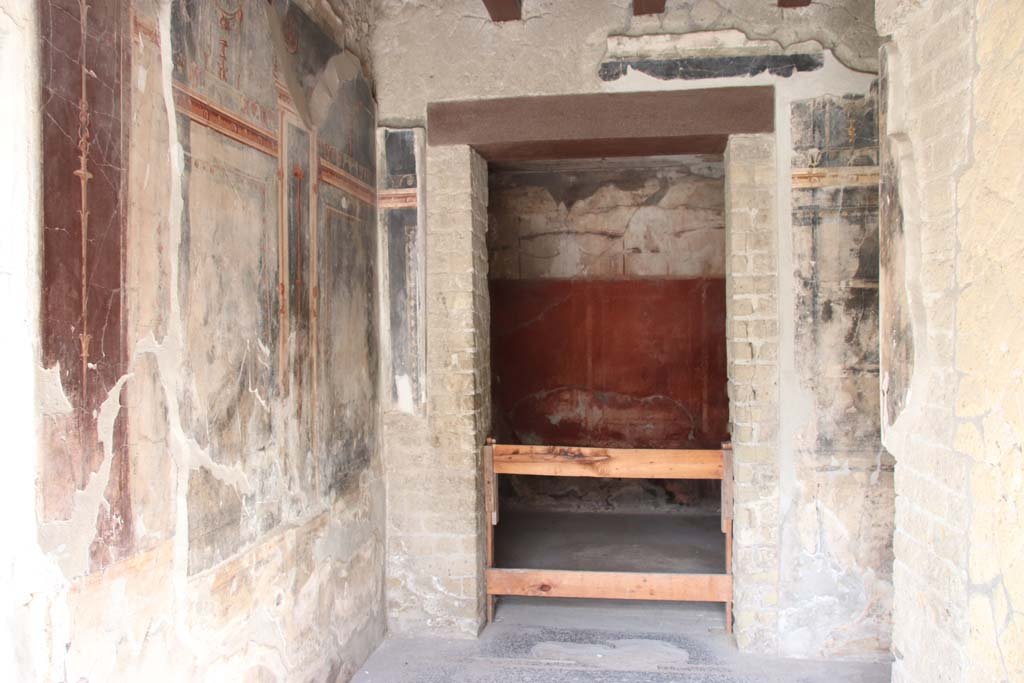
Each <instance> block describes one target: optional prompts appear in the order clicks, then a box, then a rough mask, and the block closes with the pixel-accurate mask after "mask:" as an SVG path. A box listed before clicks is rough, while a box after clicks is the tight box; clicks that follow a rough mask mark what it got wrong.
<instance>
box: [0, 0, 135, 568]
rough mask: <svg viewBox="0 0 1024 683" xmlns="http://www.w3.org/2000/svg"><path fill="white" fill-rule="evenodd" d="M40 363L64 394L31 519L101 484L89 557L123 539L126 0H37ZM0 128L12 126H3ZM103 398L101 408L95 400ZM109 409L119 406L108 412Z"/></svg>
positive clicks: (110, 550) (117, 549) (62, 514)
mask: <svg viewBox="0 0 1024 683" xmlns="http://www.w3.org/2000/svg"><path fill="white" fill-rule="evenodd" d="M38 6H39V26H40V34H41V43H40V58H41V74H42V98H41V101H42V124H43V125H42V146H43V149H42V157H43V159H44V162H43V169H42V181H43V183H42V184H43V205H42V209H43V245H42V247H43V248H42V280H43V293H42V301H41V311H40V318H41V325H42V329H41V345H42V348H41V351H42V363H43V365H44V367H46V368H47V369H50V370H51V372H57V373H58V374H59V380H60V386H61V387H62V389H63V394H64V399H66V403H65V404H64V405H62V407H61V408H60V409H59V410H55V411H52V412H50V413H49V414H47V416H46V417H45V419H44V423H43V434H44V437H43V438H44V456H43V459H42V462H41V463H40V489H41V491H40V495H41V506H40V508H41V520H40V521H41V522H43V523H47V522H60V521H64V520H68V519H70V518H71V517H72V515H73V513H74V509H75V494H76V492H78V491H82V490H84V489H85V488H86V487H87V486H88V485H89V483H90V481H92V480H93V479H94V477H95V478H96V481H99V482H102V481H104V480H106V482H107V485H106V488H105V490H104V491H103V492H102V495H103V497H104V499H105V500H106V503H107V504H106V505H103V506H100V507H99V512H98V518H97V519H96V520H89V522H90V523H93V522H95V524H96V535H95V538H94V539H93V540H92V543H91V546H90V548H89V564H90V565H91V566H92V567H93V568H98V567H102V566H104V565H106V564H108V563H110V562H111V561H114V560H117V559H120V558H121V557H124V556H125V555H127V554H128V553H129V552H130V551H131V548H132V502H131V496H130V492H129V460H128V457H127V452H126V444H125V430H124V426H125V422H124V420H125V413H124V412H123V411H122V412H121V413H120V414H119V413H118V410H117V408H118V407H119V405H120V387H121V385H120V384H118V379H119V377H120V376H121V374H122V373H123V372H124V369H125V367H126V355H127V353H126V348H125V335H124V326H123V318H122V310H123V308H122V285H123V272H124V235H125V207H126V201H125V192H124V187H125V178H126V173H127V151H126V150H127V139H126V136H125V134H124V128H125V121H124V113H125V112H126V111H127V110H128V108H129V101H128V100H129V87H128V84H127V83H126V79H127V69H128V61H129V55H128V47H127V30H126V21H127V3H126V2H122V1H121V0H108V1H106V2H92V3H88V2H86V1H85V0H40V1H39V3H38ZM8 134H11V132H10V131H8ZM105 406H106V407H105ZM114 416H117V417H116V418H114Z"/></svg>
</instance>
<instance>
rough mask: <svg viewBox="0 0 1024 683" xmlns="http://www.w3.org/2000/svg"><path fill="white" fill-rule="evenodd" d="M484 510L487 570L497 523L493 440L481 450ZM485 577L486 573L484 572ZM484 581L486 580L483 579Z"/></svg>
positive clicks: (490, 607)
mask: <svg viewBox="0 0 1024 683" xmlns="http://www.w3.org/2000/svg"><path fill="white" fill-rule="evenodd" d="M482 459H483V463H482V464H483V468H484V510H485V512H486V513H487V522H486V526H487V560H486V561H487V569H491V568H493V567H494V526H495V525H496V524H497V523H498V475H496V474H495V473H494V439H492V438H490V437H488V438H487V441H486V444H485V445H484V448H483V456H482ZM484 575H485V576H486V572H484ZM485 581H486V579H485ZM492 621H494V596H493V595H491V594H490V592H489V591H488V593H487V623H488V624H489V623H491V622H492Z"/></svg>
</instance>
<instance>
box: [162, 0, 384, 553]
mask: <svg viewBox="0 0 1024 683" xmlns="http://www.w3.org/2000/svg"><path fill="white" fill-rule="evenodd" d="M279 10H280V11H282V13H283V16H282V17H281V19H280V21H281V27H282V32H283V35H284V49H285V50H286V52H287V56H286V57H284V58H283V59H279V58H277V57H276V56H275V53H274V51H273V49H269V48H268V41H269V40H270V38H269V22H268V19H267V16H266V15H265V10H264V8H263V6H262V5H261V4H260V3H254V2H238V1H237V0H236V1H235V2H218V3H206V2H189V1H187V0H184V1H181V2H177V3H176V4H175V7H174V32H173V38H174V55H175V80H176V82H175V88H176V102H177V105H178V112H179V119H178V123H179V126H178V128H179V139H180V141H181V142H182V145H183V146H184V147H185V150H186V182H185V189H184V194H185V200H186V202H185V203H186V222H185V224H186V230H185V235H186V236H187V237H186V238H185V239H183V241H182V253H181V264H182V271H181V272H182V282H181V283H180V286H181V288H182V296H181V300H182V302H183V308H184V309H185V312H186V313H185V314H186V317H187V320H188V326H189V330H188V339H189V347H190V353H189V358H190V371H191V373H192V377H193V379H194V382H195V388H196V390H195V392H194V394H193V395H192V396H188V397H186V398H185V404H186V408H187V409H189V411H190V412H191V413H192V414H194V415H195V417H196V419H195V421H194V422H193V423H192V425H191V428H192V430H193V434H194V437H195V438H196V440H197V441H199V442H200V444H202V445H203V446H204V447H208V448H209V453H210V457H211V459H212V460H213V461H214V463H215V465H216V466H222V467H229V468H239V469H240V470H241V471H242V472H244V474H245V477H246V480H247V481H248V482H250V486H249V489H248V490H247V491H246V492H244V493H241V494H239V493H236V492H235V490H234V489H233V488H232V487H229V486H226V485H225V484H224V483H222V482H221V481H220V480H219V478H217V477H212V476H210V474H209V473H208V472H207V471H206V470H200V471H197V472H195V473H194V474H193V476H192V481H191V482H190V486H189V496H188V497H189V531H190V555H189V570H190V572H195V571H201V570H202V569H204V568H206V567H208V566H210V565H211V564H214V563H216V562H218V561H220V560H222V559H223V558H224V557H226V556H228V555H230V554H232V553H233V552H234V551H235V550H236V549H237V548H239V547H241V546H243V545H245V544H246V543H248V542H250V541H251V540H253V539H254V538H256V537H258V536H259V535H261V534H263V533H265V532H266V531H268V530H269V529H272V528H274V527H276V526H277V525H278V524H280V523H281V522H282V521H286V520H288V519H290V518H293V517H295V516H297V515H302V514H304V513H306V512H308V511H309V510H310V509H313V508H315V507H316V506H318V505H321V504H325V503H326V504H329V502H330V501H332V500H334V499H335V498H336V497H337V496H338V495H339V494H340V493H342V492H343V491H344V490H345V489H346V487H347V486H348V485H349V484H350V483H351V482H352V481H353V480H354V479H353V478H354V477H356V476H357V475H358V474H359V473H360V472H361V471H362V470H363V469H364V468H365V467H366V465H367V464H368V463H369V461H370V457H371V453H372V452H373V449H374V448H375V440H374V436H373V434H374V424H375V422H374V420H375V418H374V415H375V405H376V373H377V349H376V307H375V296H376V295H375V272H376V271H375V268H376V233H375V193H374V188H373V181H372V179H373V177H374V174H375V169H374V139H373V136H374V132H375V109H374V103H373V99H372V94H371V91H370V87H369V85H368V83H367V82H366V81H365V80H364V78H363V76H362V70H361V68H360V65H359V62H358V60H356V59H355V58H354V57H353V56H352V55H350V54H347V53H344V52H343V51H341V50H339V49H338V48H337V46H336V45H334V43H333V42H332V41H331V40H330V39H329V38H328V37H327V36H326V35H325V34H324V33H323V32H322V31H321V30H320V29H319V28H318V27H317V26H316V25H315V24H314V23H313V22H312V21H311V20H310V19H309V18H308V17H306V15H305V14H303V13H302V12H301V11H300V10H298V9H297V8H295V7H294V6H288V7H287V9H285V4H281V7H280V8H279ZM284 69H294V70H295V71H294V75H295V76H296V79H295V80H294V81H293V82H295V81H297V83H298V84H299V90H300V91H299V92H294V91H291V90H289V87H288V86H287V82H288V77H287V74H285V73H284ZM313 101H316V103H317V105H318V108H317V109H316V112H317V117H316V118H315V120H309V121H307V120H304V117H305V116H306V112H308V110H309V109H308V107H307V106H306V105H307V103H310V102H313ZM228 203H230V204H231V205H232V206H233V207H237V208H236V209H235V210H233V211H232V212H229V213H227V215H225V213H226V212H224V211H223V207H224V206H225V205H226V204H228ZM282 420H286V421H288V424H289V428H288V429H275V425H276V424H278V423H280V421H282ZM282 475H283V476H282Z"/></svg>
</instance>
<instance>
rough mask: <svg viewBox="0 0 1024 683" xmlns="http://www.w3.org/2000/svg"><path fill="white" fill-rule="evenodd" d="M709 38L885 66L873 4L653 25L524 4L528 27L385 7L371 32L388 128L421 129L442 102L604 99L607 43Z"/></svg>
mask: <svg viewBox="0 0 1024 683" xmlns="http://www.w3.org/2000/svg"><path fill="white" fill-rule="evenodd" d="M711 31H723V32H728V33H730V34H735V33H736V32H737V31H740V32H742V33H743V34H745V36H746V38H747V39H749V40H750V41H763V42H764V43H770V45H761V46H760V47H761V50H762V52H768V51H770V52H771V53H774V54H777V53H779V52H784V51H785V50H786V49H787V48H789V47H791V46H796V45H798V44H802V43H816V44H817V46H820V47H822V48H825V49H828V50H831V51H832V52H833V53H834V54H835V55H836V56H837V57H838V58H839V60H840V61H841V62H842V63H843V64H845V65H847V66H849V67H851V68H853V69H856V70H859V71H874V70H875V69H876V68H877V64H878V37H877V35H876V34H875V29H874V17H873V3H872V2H871V0H846V1H845V2H843V3H842V4H841V5H838V6H833V5H832V4H831V3H830V4H821V3H812V4H811V5H810V6H809V7H806V8H801V9H799V10H781V9H779V7H778V6H777V5H776V4H775V3H771V2H763V1H761V0H743V1H742V2H737V1H732V2H722V1H720V0H678V1H673V2H670V3H669V4H668V6H667V7H666V11H665V12H664V13H662V14H658V15H650V16H633V13H632V11H631V6H630V4H629V3H626V2H623V3H605V2H601V3H595V2H593V1H592V0H536V1H535V2H528V3H525V6H524V16H523V21H521V22H492V21H491V20H490V18H489V17H488V15H487V11H486V8H485V7H484V6H483V4H482V3H481V2H479V1H478V0H454V1H450V0H383V1H382V2H380V3H379V4H378V14H377V17H376V28H375V30H374V32H373V46H374V53H375V54H374V60H375V62H374V63H375V69H376V71H377V72H378V77H377V79H376V80H377V85H378V95H379V100H380V105H381V120H382V121H385V122H386V123H388V124H395V125H398V124H401V125H416V124H417V123H422V122H423V121H424V116H425V113H426V103H427V102H435V101H441V100H464V99H478V98H484V97H511V96H517V95H548V94H565V93H580V92H599V91H602V90H604V89H605V83H604V81H602V80H601V78H600V75H599V67H600V64H601V63H602V62H603V61H605V56H606V54H608V38H609V37H610V36H611V37H615V36H625V37H633V36H642V35H646V34H655V35H664V34H674V35H683V34H689V33H703V32H711ZM439 37H443V39H439ZM692 49H693V50H694V53H693V54H694V56H700V54H701V53H702V52H703V53H707V51H708V50H707V48H706V47H705V46H703V45H694V46H692ZM513 55H514V57H513ZM637 56H638V57H640V56H646V55H637ZM658 56H660V55H658ZM677 56H682V55H677Z"/></svg>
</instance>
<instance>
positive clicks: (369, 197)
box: [317, 157, 377, 206]
mask: <svg viewBox="0 0 1024 683" xmlns="http://www.w3.org/2000/svg"><path fill="white" fill-rule="evenodd" d="M317 166H318V170H317V180H319V181H320V182H322V183H327V184H328V185H331V186H332V187H336V188H338V189H339V190H341V191H342V192H347V193H348V194H350V195H352V196H353V197H355V198H356V199H358V200H359V201H361V202H363V203H364V204H369V205H370V206H375V205H376V203H377V191H376V190H375V189H374V188H373V187H372V186H370V185H367V184H366V183H364V182H363V181H361V180H359V179H358V178H356V177H355V176H353V175H352V174H350V173H347V172H345V171H343V170H341V169H340V168H338V167H337V166H335V165H334V164H332V163H331V162H329V161H327V160H326V159H324V158H323V157H321V158H320V159H319V163H318V164H317Z"/></svg>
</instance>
